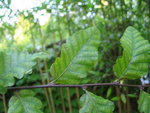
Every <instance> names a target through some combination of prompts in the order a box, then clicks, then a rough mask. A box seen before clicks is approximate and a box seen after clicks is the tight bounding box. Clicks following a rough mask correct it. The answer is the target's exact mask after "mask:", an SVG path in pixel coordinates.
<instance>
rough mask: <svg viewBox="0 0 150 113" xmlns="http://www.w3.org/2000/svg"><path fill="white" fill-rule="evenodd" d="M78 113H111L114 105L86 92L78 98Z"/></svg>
mask: <svg viewBox="0 0 150 113" xmlns="http://www.w3.org/2000/svg"><path fill="white" fill-rule="evenodd" d="M80 103H81V108H80V113H113V111H114V103H113V102H111V101H109V100H106V99H104V98H102V97H100V96H96V95H94V94H93V93H91V92H88V91H86V94H84V95H83V96H82V97H81V98H80Z"/></svg>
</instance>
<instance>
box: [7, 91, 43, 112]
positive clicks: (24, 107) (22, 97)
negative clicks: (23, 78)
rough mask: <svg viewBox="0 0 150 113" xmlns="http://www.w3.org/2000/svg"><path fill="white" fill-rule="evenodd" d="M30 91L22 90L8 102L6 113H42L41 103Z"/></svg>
mask: <svg viewBox="0 0 150 113" xmlns="http://www.w3.org/2000/svg"><path fill="white" fill-rule="evenodd" d="M34 96H35V94H34V92H33V91H31V90H22V91H20V92H18V93H16V94H15V96H12V97H11V99H10V100H9V109H8V113H43V112H42V111H41V108H42V103H41V101H40V100H39V99H38V98H36V97H34Z"/></svg>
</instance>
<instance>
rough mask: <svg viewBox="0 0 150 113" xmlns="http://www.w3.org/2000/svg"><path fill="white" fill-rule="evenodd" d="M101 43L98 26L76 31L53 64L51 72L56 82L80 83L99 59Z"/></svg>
mask: <svg viewBox="0 0 150 113" xmlns="http://www.w3.org/2000/svg"><path fill="white" fill-rule="evenodd" d="M99 43H100V36H99V31H98V29H97V28H96V27H92V28H88V29H86V30H82V31H80V32H78V33H75V34H74V35H73V36H72V37H70V38H69V39H68V40H67V42H66V44H64V45H63V46H62V49H61V57H60V58H57V59H56V61H55V63H54V64H53V65H52V66H51V74H52V76H53V79H54V80H55V81H56V80H57V81H56V83H61V84H78V83H80V81H81V78H85V77H86V75H87V72H88V71H89V70H90V69H91V68H92V67H93V65H94V63H95V61H97V59H98V46H99Z"/></svg>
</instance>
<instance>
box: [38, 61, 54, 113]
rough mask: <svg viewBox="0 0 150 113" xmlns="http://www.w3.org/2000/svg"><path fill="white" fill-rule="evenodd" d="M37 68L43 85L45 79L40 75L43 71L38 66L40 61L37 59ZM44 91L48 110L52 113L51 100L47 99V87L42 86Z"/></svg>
mask: <svg viewBox="0 0 150 113" xmlns="http://www.w3.org/2000/svg"><path fill="white" fill-rule="evenodd" d="M38 68H39V71H40V77H41V82H42V84H43V85H45V84H46V83H45V81H44V79H43V77H42V75H43V71H42V69H41V68H40V61H39V60H38ZM44 93H45V97H46V100H47V102H48V108H49V110H50V111H51V112H52V113H54V112H53V111H52V106H51V102H50V101H49V97H48V93H47V89H46V88H44Z"/></svg>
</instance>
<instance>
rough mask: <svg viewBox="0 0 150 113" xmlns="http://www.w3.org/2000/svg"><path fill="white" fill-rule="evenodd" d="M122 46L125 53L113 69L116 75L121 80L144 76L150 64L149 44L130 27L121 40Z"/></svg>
mask: <svg viewBox="0 0 150 113" xmlns="http://www.w3.org/2000/svg"><path fill="white" fill-rule="evenodd" d="M121 45H122V47H123V49H124V51H123V56H122V57H121V58H118V59H117V61H116V64H115V65H114V67H113V70H114V73H115V75H116V76H117V77H118V78H120V79H125V78H126V79H137V78H140V77H142V76H144V75H145V74H146V73H147V71H148V62H150V56H149V55H148V53H149V51H150V44H149V42H148V41H147V40H145V39H144V38H143V37H141V35H140V33H139V32H138V31H137V30H136V29H135V28H133V27H128V28H127V29H126V31H125V33H124V35H123V37H122V38H121Z"/></svg>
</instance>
